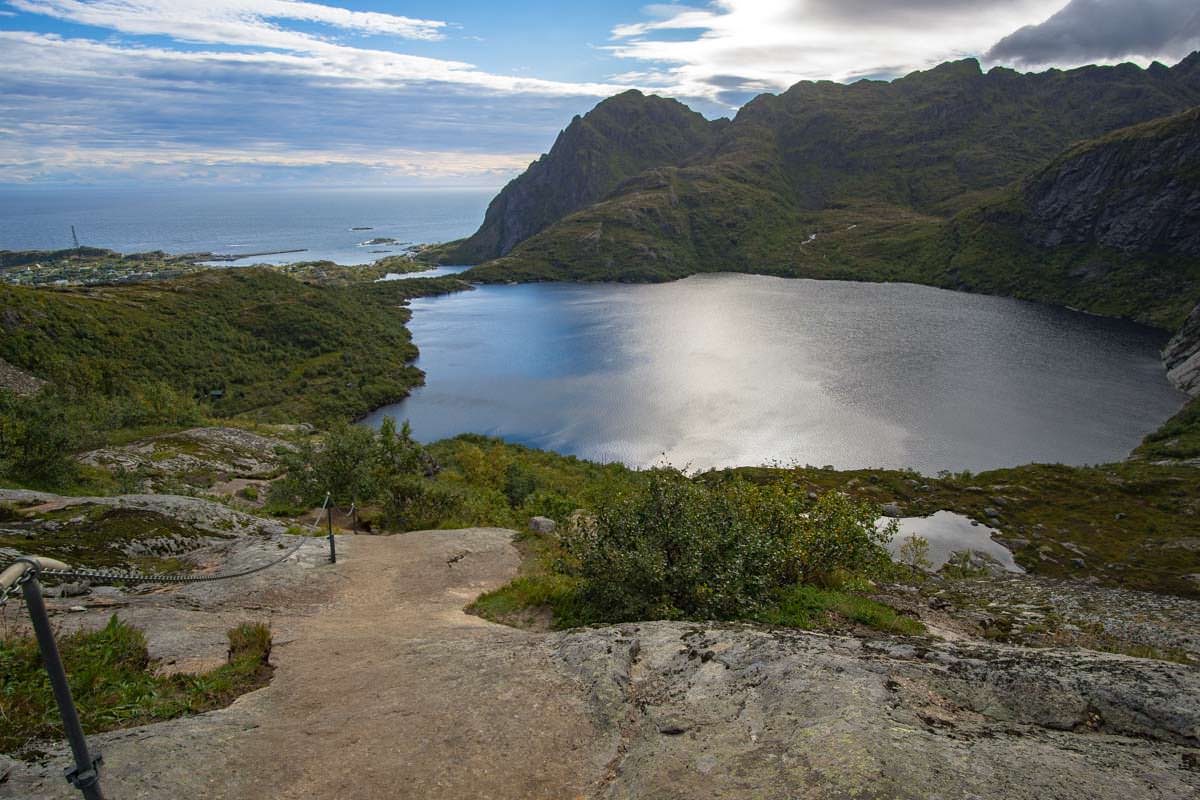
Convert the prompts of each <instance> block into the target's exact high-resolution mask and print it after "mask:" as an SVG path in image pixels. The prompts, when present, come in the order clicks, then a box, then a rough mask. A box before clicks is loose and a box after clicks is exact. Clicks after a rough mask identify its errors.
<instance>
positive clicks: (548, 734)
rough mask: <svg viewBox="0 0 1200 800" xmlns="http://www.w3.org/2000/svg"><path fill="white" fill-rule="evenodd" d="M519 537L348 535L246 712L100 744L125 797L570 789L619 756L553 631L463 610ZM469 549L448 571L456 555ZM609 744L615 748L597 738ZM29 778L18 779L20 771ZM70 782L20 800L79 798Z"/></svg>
mask: <svg viewBox="0 0 1200 800" xmlns="http://www.w3.org/2000/svg"><path fill="white" fill-rule="evenodd" d="M511 536H512V533H511V531H504V530H499V529H468V530H460V531H432V532H422V533H413V534H406V535H403V536H393V537H356V538H354V539H352V540H345V539H343V541H345V542H346V545H347V546H346V547H344V548H343V552H342V553H341V554H340V555H341V556H342V558H341V560H340V562H339V563H338V565H337V566H336V567H330V568H329V569H330V570H334V571H336V574H337V575H338V576H339V577H340V578H341V579H342V580H341V581H340V584H339V585H336V586H335V588H334V590H333V592H332V594H331V597H330V599H329V601H328V602H327V603H325V604H324V605H323V606H321V607H320V609H319V610H317V612H316V613H315V614H312V613H310V614H307V615H304V616H289V615H288V614H287V613H286V610H282V613H277V614H276V615H275V616H274V617H273V621H272V625H273V628H274V631H275V638H276V641H277V642H278V643H280V644H279V645H278V646H277V647H276V650H275V654H274V656H273V659H272V660H273V661H274V663H275V664H276V672H275V676H274V679H273V680H272V682H271V684H270V686H268V687H267V688H265V689H263V690H261V691H258V692H254V693H252V694H250V695H246V696H244V697H242V698H241V699H239V700H238V701H237V702H235V703H234V704H233V705H232V706H231V707H230V708H228V709H225V710H222V711H218V712H214V713H210V714H205V715H202V716H200V717H195V718H191V719H186V720H177V721H173V722H169V723H165V724H162V725H157V726H149V727H145V728H139V729H135V730H132V731H126V732H119V733H115V734H110V735H106V736H104V737H98V738H99V739H100V740H101V741H100V744H101V749H102V751H103V752H104V754H105V757H106V761H107V763H106V766H105V767H104V770H103V772H102V778H103V785H104V788H105V792H106V794H107V795H108V796H110V797H113V798H134V797H145V798H162V797H167V796H181V797H201V796H202V797H207V798H230V799H231V800H232V798H247V799H249V798H256V799H257V798H272V797H277V798H340V797H347V798H350V797H352V798H362V799H363V800H369V798H397V797H420V798H464V797H479V798H571V797H576V796H580V795H583V794H586V793H587V792H588V788H589V787H590V786H594V785H595V783H594V782H595V779H596V778H597V777H598V776H599V774H600V773H601V771H602V768H603V762H604V761H606V760H607V758H608V756H609V755H611V754H606V751H607V750H608V748H606V747H604V746H603V743H602V742H598V741H596V739H597V734H596V732H595V730H594V729H593V726H592V723H591V722H590V721H589V718H588V716H587V709H586V706H585V701H584V698H583V695H582V692H581V691H580V689H579V688H578V687H577V686H576V685H574V684H573V683H572V682H570V681H569V680H568V679H567V678H565V677H564V676H563V675H562V674H561V673H560V672H558V671H557V670H556V669H555V668H554V667H553V666H552V664H551V662H550V661H549V660H548V659H547V657H546V655H545V653H544V651H543V649H542V646H541V644H540V642H541V641H542V639H543V637H540V636H538V635H536V634H529V633H525V632H522V631H517V630H513V629H510V628H505V627H502V626H499V625H493V624H491V623H488V622H485V621H483V620H480V619H478V618H476V617H471V616H468V615H466V614H464V613H463V612H462V607H463V605H464V604H465V603H467V602H469V601H470V599H471V598H473V597H474V596H476V595H478V594H479V593H481V592H483V591H486V590H488V589H490V588H494V587H496V586H499V585H501V584H502V583H504V582H505V581H506V580H508V579H509V578H510V577H511V576H512V575H513V574H514V573H515V571H516V568H517V565H518V555H517V553H516V551H515V550H514V548H513V547H512V545H511V544H510V539H511ZM460 554H462V558H460V559H459V560H457V561H456V562H454V564H453V566H448V564H447V560H448V559H450V558H451V557H452V556H456V555H460ZM597 745H599V746H597ZM13 778H14V779H17V778H19V776H17V775H14V776H13ZM59 780H61V779H55V780H47V781H46V782H45V784H44V785H41V786H29V785H26V786H24V787H22V786H17V785H13V782H12V781H10V782H9V783H8V784H6V785H0V796H3V795H4V794H5V792H6V791H8V792H13V791H16V792H17V794H10V795H9V796H14V797H71V796H78V795H72V794H71V793H70V792H68V791H65V790H66V789H67V788H68V787H67V786H66V784H65V783H63V784H59V783H58V781H59Z"/></svg>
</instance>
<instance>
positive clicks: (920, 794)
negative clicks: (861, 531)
mask: <svg viewBox="0 0 1200 800" xmlns="http://www.w3.org/2000/svg"><path fill="white" fill-rule="evenodd" d="M553 647H554V650H555V652H556V654H557V657H558V658H559V659H560V661H561V663H562V664H563V665H564V666H565V668H567V669H568V670H571V671H573V672H574V674H576V675H577V676H578V677H579V678H580V679H581V680H582V681H583V682H584V684H585V685H586V686H587V691H588V695H589V698H590V702H591V707H592V709H593V714H594V717H595V722H596V724H597V727H598V728H599V729H601V730H603V731H607V732H608V734H609V735H610V736H611V737H612V744H613V748H614V749H613V753H614V758H613V761H612V762H611V769H610V773H609V775H608V777H607V784H606V788H605V789H604V791H603V793H602V794H601V796H604V797H612V798H627V797H628V798H632V797H678V798H684V797H707V798H744V797H780V798H782V797H788V798H801V797H803V798H810V797H811V798H843V797H855V798H997V800H999V798H1005V799H1006V800H1014V799H1016V798H1031V800H1032V798H1080V799H1081V800H1082V798H1089V799H1091V800H1094V799H1095V798H1123V799H1127V798H1133V797H1164V798H1165V797H1171V798H1185V797H1195V796H1196V793H1197V792H1198V791H1200V749H1198V748H1200V672H1198V671H1197V670H1196V669H1195V668H1194V667H1190V666H1184V665H1178V664H1171V663H1166V662H1161V661H1150V660H1143V659H1133V658H1128V657H1123V656H1113V655H1106V654H1099V653H1090V652H1086V651H1074V650H1071V651H1068V650H1031V649H1027V648H1014V647H999V646H992V645H986V644H971V645H953V644H947V643H932V642H930V641H927V640H917V639H910V640H890V639H889V640H874V641H872V640H861V639H853V638H843V637H831V636H822V635H817V634H799V633H787V632H779V631H764V630H760V629H753V628H743V627H727V626H714V625H688V624H680V623H643V624H636V625H623V626H618V627H614V628H605V629H592V630H586V631H580V632H576V633H569V634H566V635H563V636H561V638H558V639H557V640H556V641H555V642H554V644H553Z"/></svg>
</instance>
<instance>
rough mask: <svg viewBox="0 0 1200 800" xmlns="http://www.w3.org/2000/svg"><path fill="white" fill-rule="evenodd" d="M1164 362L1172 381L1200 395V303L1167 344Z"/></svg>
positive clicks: (1192, 393) (1190, 392) (1195, 394)
mask: <svg viewBox="0 0 1200 800" xmlns="http://www.w3.org/2000/svg"><path fill="white" fill-rule="evenodd" d="M1197 235H1200V234H1197ZM1163 363H1164V364H1166V366H1167V377H1168V378H1170V379H1171V382H1172V383H1174V384H1175V385H1176V386H1178V387H1179V388H1180V389H1183V391H1185V392H1187V393H1188V394H1190V395H1192V396H1193V397H1196V396H1200V305H1197V306H1196V307H1195V308H1194V309H1192V313H1191V315H1190V316H1189V317H1188V319H1187V322H1185V323H1184V324H1183V327H1182V328H1180V329H1179V332H1178V333H1176V334H1175V336H1174V337H1173V338H1172V339H1171V341H1170V342H1169V343H1168V344H1167V348H1166V349H1165V350H1164V351H1163Z"/></svg>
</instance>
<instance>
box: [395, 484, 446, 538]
mask: <svg viewBox="0 0 1200 800" xmlns="http://www.w3.org/2000/svg"><path fill="white" fill-rule="evenodd" d="M461 505H462V500H461V497H460V496H459V495H458V494H457V493H456V492H454V491H453V490H452V489H451V488H449V487H447V486H443V485H440V484H436V483H434V482H432V481H429V480H427V479H425V478H423V477H421V476H419V475H400V476H397V477H396V478H395V479H393V481H392V483H391V486H390V487H389V490H388V495H387V498H386V500H385V503H384V507H383V520H384V523H385V524H386V525H387V526H388V527H392V528H396V529H399V530H405V531H417V530H427V529H430V528H437V527H440V526H441V525H442V524H443V523H444V522H445V521H447V520H449V519H452V518H454V517H456V516H457V515H458V513H459V511H460V508H461Z"/></svg>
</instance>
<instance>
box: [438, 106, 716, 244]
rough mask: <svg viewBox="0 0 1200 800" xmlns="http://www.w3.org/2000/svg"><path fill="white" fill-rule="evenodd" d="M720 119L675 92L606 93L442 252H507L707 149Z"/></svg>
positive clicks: (573, 122)
mask: <svg viewBox="0 0 1200 800" xmlns="http://www.w3.org/2000/svg"><path fill="white" fill-rule="evenodd" d="M725 122H726V121H724V120H722V121H718V122H709V121H708V120H706V119H705V118H704V117H703V116H702V115H700V114H698V113H696V112H695V111H692V110H691V109H689V108H688V107H687V106H685V105H683V104H682V103H680V102H678V101H676V100H668V99H664V98H661V97H656V96H653V95H650V96H646V95H643V94H642V93H641V92H637V91H629V92H625V93H623V94H619V95H617V96H615V97H610V98H609V99H607V100H605V101H604V102H602V103H600V104H599V105H598V106H596V107H595V108H594V109H592V110H591V111H590V112H588V114H587V115H585V116H583V117H575V119H573V120H572V121H571V124H570V125H568V126H567V128H566V129H565V130H564V131H563V132H562V133H560V134H559V136H558V139H557V140H555V142H554V146H553V147H552V148H551V150H550V152H549V153H547V154H546V155H543V156H542V157H541V158H539V159H538V160H537V161H535V162H534V163H533V164H531V165H530V166H529V169H527V170H526V171H525V172H524V173H523V174H521V175H520V176H519V177H517V178H516V179H515V180H513V181H512V182H510V183H509V184H508V185H507V186H505V187H504V189H503V190H502V191H501V192H500V194H498V195H497V196H496V197H495V199H493V200H492V202H491V204H490V205H489V206H488V210H487V214H486V215H485V217H484V221H483V224H482V225H481V226H480V228H479V230H478V231H476V233H475V234H474V235H473V236H471V237H470V238H468V239H464V240H463V241H462V242H459V243H457V244H456V245H455V246H454V248H453V249H452V250H451V251H450V252H448V253H447V254H446V256H444V259H445V258H449V259H452V260H458V261H462V262H465V263H478V262H479V261H483V260H486V259H489V258H496V257H498V256H502V255H505V254H507V253H508V252H509V251H510V250H512V248H513V247H514V246H515V245H516V244H517V243H519V242H521V241H524V240H525V239H527V238H529V237H530V236H532V235H534V234H535V233H537V232H538V231H541V230H542V229H543V228H545V227H546V226H547V225H550V224H551V223H553V222H555V221H557V220H559V219H561V218H563V217H565V216H566V215H568V214H570V213H571V212H573V211H576V210H578V209H580V208H583V207H584V206H586V205H589V204H591V203H594V202H596V201H598V200H601V199H603V198H604V197H605V196H606V195H608V194H609V193H611V192H612V191H613V190H615V189H616V188H617V187H618V186H620V185H621V183H622V182H624V181H625V180H627V179H629V178H632V177H634V176H635V175H637V174H639V173H640V172H642V171H643V170H646V169H649V168H651V167H661V166H670V165H678V164H683V163H685V162H687V161H688V160H689V159H692V158H695V157H697V156H699V155H701V154H702V153H704V152H706V151H707V150H708V149H709V148H710V147H711V146H712V144H713V143H714V141H715V138H716V134H717V132H718V131H719V130H720V129H721V128H722V127H723V125H724V124H725Z"/></svg>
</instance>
